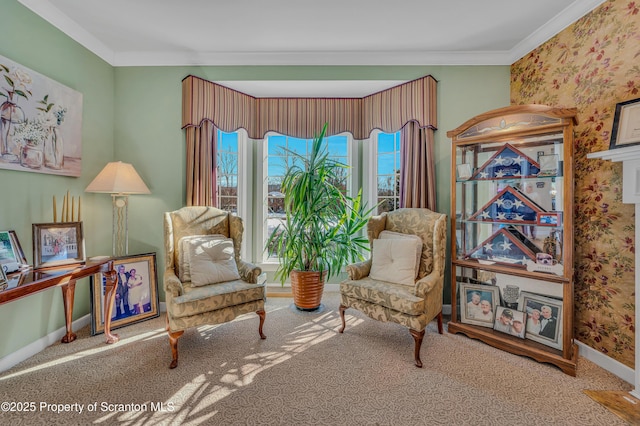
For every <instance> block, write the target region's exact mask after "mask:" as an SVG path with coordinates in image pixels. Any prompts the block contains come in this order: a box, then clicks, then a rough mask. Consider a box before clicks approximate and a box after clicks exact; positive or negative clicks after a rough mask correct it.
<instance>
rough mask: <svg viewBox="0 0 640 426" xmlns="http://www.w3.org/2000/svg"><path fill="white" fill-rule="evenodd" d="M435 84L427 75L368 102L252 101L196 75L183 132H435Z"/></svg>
mask: <svg viewBox="0 0 640 426" xmlns="http://www.w3.org/2000/svg"><path fill="white" fill-rule="evenodd" d="M435 105H436V80H435V79H434V78H433V77H431V76H426V77H422V78H419V79H417V80H413V81H410V82H407V83H404V84H400V85H398V86H395V87H392V88H390V89H387V90H383V91H381V92H378V93H374V94H372V95H369V96H366V97H364V98H254V97H253V96H249V95H247V94H244V93H242V92H238V91H237V90H233V89H230V88H228V87H225V86H222V85H220V84H217V83H213V82H211V81H207V80H203V79H201V78H198V77H195V76H192V75H190V76H188V77H186V78H185V79H184V80H182V128H186V127H190V126H200V124H201V123H202V122H203V121H211V122H212V123H214V124H215V126H216V127H218V128H219V129H221V130H222V131H225V132H232V131H235V130H238V129H239V128H244V129H245V130H246V131H247V133H248V134H249V137H250V138H252V139H262V138H263V137H264V135H265V134H266V133H267V132H269V131H274V132H278V133H281V134H285V135H289V136H294V137H299V138H312V137H313V136H315V134H316V133H317V132H319V131H320V129H322V126H323V125H324V123H329V127H328V129H327V135H328V136H329V135H335V134H338V133H341V132H349V133H351V134H352V135H353V136H354V138H355V139H366V138H368V137H369V134H370V133H371V131H372V130H373V129H380V130H383V131H385V132H395V131H398V130H400V129H401V128H402V127H403V126H404V125H405V124H406V123H408V122H409V121H415V122H416V123H417V124H418V125H419V127H422V128H426V127H428V128H432V129H436V128H437V122H436V108H435Z"/></svg>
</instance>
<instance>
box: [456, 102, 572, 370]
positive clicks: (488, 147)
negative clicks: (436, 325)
mask: <svg viewBox="0 0 640 426" xmlns="http://www.w3.org/2000/svg"><path fill="white" fill-rule="evenodd" d="M575 116H576V110H575V109H574V108H571V109H563V108H552V107H548V106H544V105H517V106H510V107H505V108H500V109H497V110H493V111H489V112H486V113H484V114H480V115H478V116H476V117H474V118H472V119H470V120H468V121H467V122H465V123H464V124H462V125H461V126H459V127H458V128H456V129H454V130H451V131H450V132H447V136H449V137H450V138H451V139H452V167H451V170H452V178H451V186H452V197H451V202H452V204H451V213H452V214H451V218H452V229H455V238H452V243H451V253H452V256H451V261H452V268H451V271H452V280H451V297H452V313H451V314H452V315H451V321H450V323H449V331H450V332H452V333H463V334H465V335H467V336H468V337H470V338H474V339H479V340H481V341H483V342H485V343H487V344H490V345H492V346H495V347H497V348H500V349H502V350H505V351H508V352H511V353H514V354H517V355H524V356H528V357H530V358H533V359H535V360H537V361H538V362H547V363H551V364H553V365H556V366H557V367H559V368H560V369H562V371H564V372H565V373H567V374H570V375H575V374H576V360H577V357H578V347H577V345H576V344H575V343H574V341H573V315H571V313H572V312H573V224H572V222H571V219H572V215H571V214H563V213H565V212H571V211H572V210H573V169H572V167H573V166H572V164H573V126H574V125H575V124H576V120H575ZM496 288H499V292H500V297H496V296H492V297H488V296H487V295H491V294H495V293H494V292H496V290H495V289H496ZM475 293H478V294H480V295H485V296H487V297H486V299H491V303H492V309H493V311H492V314H493V321H496V322H494V323H490V322H489V321H485V322H482V321H479V320H478V319H477V318H475V316H477V315H479V314H477V313H474V312H475V311H473V309H472V308H473V306H471V305H469V303H472V301H471V299H472V298H473V297H474V296H473V295H474V294H475ZM476 299H477V296H476ZM485 305H486V303H485ZM543 307H544V311H545V315H548V316H549V318H545V319H544V323H545V325H547V324H549V323H552V322H554V324H553V333H551V332H547V331H545V333H547V335H543V334H541V332H540V326H539V324H540V323H541V321H542V320H539V319H538V318H537V317H538V316H539V315H541V312H540V311H542V308H543ZM470 309H471V310H470ZM502 314H504V315H502ZM534 316H535V317H536V318H533V317H534ZM499 317H500V321H501V322H500V324H498V323H497V319H498V318H499ZM507 323H509V324H510V325H511V326H512V327H511V328H508V327H507ZM514 323H516V324H514ZM523 323H524V327H523ZM507 328H508V331H507ZM523 333H524V334H523ZM549 336H551V337H549ZM523 337H524V338H523Z"/></svg>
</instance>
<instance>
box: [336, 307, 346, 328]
mask: <svg viewBox="0 0 640 426" xmlns="http://www.w3.org/2000/svg"><path fill="white" fill-rule="evenodd" d="M346 310H347V307H346V306H344V305H343V304H340V318H341V319H342V328H340V330H338V332H340V333H343V332H344V328H345V327H346V326H347V324H346V323H345V322H344V311H346Z"/></svg>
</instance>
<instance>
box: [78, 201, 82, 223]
mask: <svg viewBox="0 0 640 426" xmlns="http://www.w3.org/2000/svg"><path fill="white" fill-rule="evenodd" d="M80 198H81V197H80V196H79V195H78V222H81V221H82V218H81V217H80Z"/></svg>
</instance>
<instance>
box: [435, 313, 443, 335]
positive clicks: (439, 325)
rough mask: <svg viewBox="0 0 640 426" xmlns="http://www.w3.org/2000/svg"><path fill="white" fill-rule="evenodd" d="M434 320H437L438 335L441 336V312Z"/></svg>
mask: <svg viewBox="0 0 640 426" xmlns="http://www.w3.org/2000/svg"><path fill="white" fill-rule="evenodd" d="M436 318H437V319H438V333H440V334H442V333H443V330H442V311H440V313H439V314H438V315H437V317H436Z"/></svg>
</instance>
